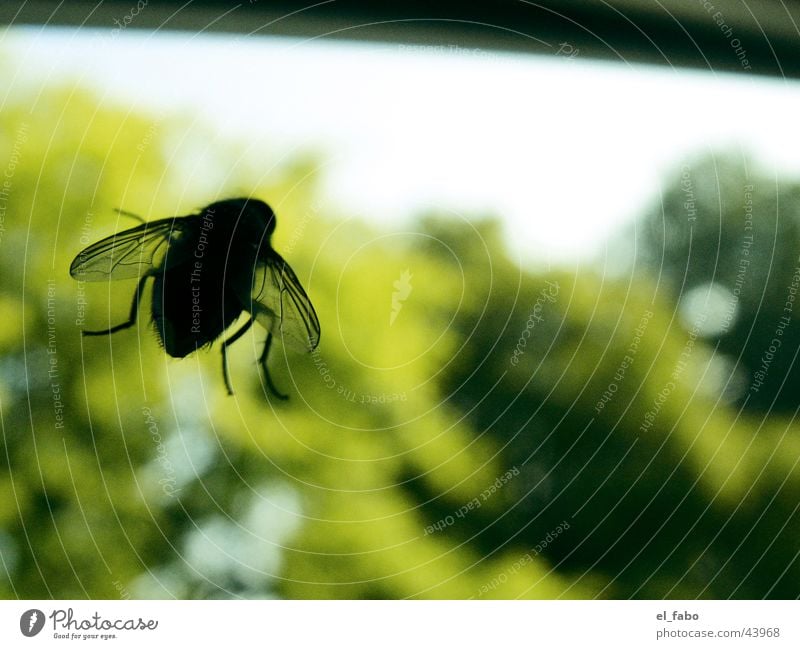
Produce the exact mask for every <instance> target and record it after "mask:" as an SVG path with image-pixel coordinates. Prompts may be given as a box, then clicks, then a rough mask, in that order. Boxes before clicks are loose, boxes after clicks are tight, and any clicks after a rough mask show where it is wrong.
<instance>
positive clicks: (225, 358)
mask: <svg viewBox="0 0 800 649" xmlns="http://www.w3.org/2000/svg"><path fill="white" fill-rule="evenodd" d="M253 322H255V321H254V320H253V318H250V319H249V320H248V321H247V322H245V323H244V324H243V325H242V328H241V329H239V330H238V331H237V332H236V333H235V334H233V335H232V336H231V337H230V338H228V339H227V340H223V341H222V378H223V379H225V387H226V388H227V389H228V394H230V395H233V388H232V387H231V379H230V377H229V376H228V345H232V344H233V343H235V342H236V341H237V340H239V338H241V337H242V336H244V334H245V333H246V332H247V330H248V329H249V328H250V327H252V326H253Z"/></svg>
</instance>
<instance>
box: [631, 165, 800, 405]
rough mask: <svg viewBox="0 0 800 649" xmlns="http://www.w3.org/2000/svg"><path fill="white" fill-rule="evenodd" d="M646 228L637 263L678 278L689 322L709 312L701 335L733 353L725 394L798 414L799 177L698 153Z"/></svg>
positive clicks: (673, 280) (675, 284)
mask: <svg viewBox="0 0 800 649" xmlns="http://www.w3.org/2000/svg"><path fill="white" fill-rule="evenodd" d="M637 230H638V236H637V237H636V243H637V244H638V245H637V247H636V248H637V249H638V250H639V251H640V255H639V259H638V261H639V262H640V263H642V264H643V265H644V266H645V267H647V268H649V269H650V272H651V273H652V275H653V276H654V277H656V276H657V277H659V278H661V279H663V280H665V281H666V282H667V283H668V284H669V286H670V287H671V289H672V300H674V301H675V302H678V303H679V304H680V306H681V310H682V312H683V313H684V315H685V316H687V318H688V319H691V318H692V317H694V315H696V314H698V313H701V312H702V313H704V314H705V316H706V321H705V323H704V326H703V327H702V332H701V333H702V334H703V336H704V338H705V339H706V340H707V341H708V342H709V343H711V344H714V345H717V349H718V351H719V352H720V353H721V354H724V355H726V356H727V358H728V362H729V364H730V365H731V371H730V380H729V381H728V383H727V385H726V386H725V390H724V393H723V398H724V399H726V400H734V401H736V402H737V403H738V404H740V405H742V406H743V407H745V408H748V409H755V410H759V411H764V412H769V411H774V410H776V409H777V410H780V411H783V412H793V411H794V410H795V409H796V408H797V406H798V405H800V364H797V363H796V362H795V360H796V355H797V350H798V348H800V309H798V308H796V306H795V304H794V302H795V300H796V298H797V291H798V289H799V288H800V183H798V182H796V181H790V180H788V179H779V178H777V177H776V176H775V175H770V174H767V173H766V172H765V171H763V170H761V169H760V168H759V167H758V165H757V164H755V163H754V162H753V161H751V160H748V159H746V158H737V157H735V156H734V155H733V154H727V155H726V154H722V155H709V156H707V157H704V158H698V159H694V160H689V161H687V163H686V164H684V165H683V166H682V168H681V169H680V171H679V172H677V173H676V174H675V175H674V177H673V179H672V180H671V181H670V182H669V184H668V185H667V188H666V189H665V191H664V193H663V196H662V199H661V202H660V204H659V205H657V206H654V207H653V208H652V209H650V210H649V212H648V213H647V214H646V215H645V217H644V219H643V220H642V222H641V225H640V226H639V227H638V228H637ZM628 245H630V244H628ZM693 314H694V315H693Z"/></svg>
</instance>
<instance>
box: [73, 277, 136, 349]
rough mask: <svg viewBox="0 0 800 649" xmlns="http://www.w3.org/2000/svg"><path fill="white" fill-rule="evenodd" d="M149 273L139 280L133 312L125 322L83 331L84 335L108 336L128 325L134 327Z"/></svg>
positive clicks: (134, 297)
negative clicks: (101, 328) (100, 328)
mask: <svg viewBox="0 0 800 649" xmlns="http://www.w3.org/2000/svg"><path fill="white" fill-rule="evenodd" d="M149 277H150V276H149V275H145V276H144V277H142V278H141V279H140V280H139V283H138V284H137V285H136V293H135V294H134V296H133V304H131V313H130V315H129V316H128V320H127V322H123V323H122V324H118V325H116V326H114V327H110V328H109V329H103V330H102V331H82V332H81V333H82V334H83V335H84V336H107V335H109V334H113V333H115V332H117V331H122V330H123V329H127V328H128V327H132V326H133V325H135V324H136V314H137V313H138V311H139V302H141V301H142V291H143V290H144V283H145V282H146V281H147V279H148V278H149Z"/></svg>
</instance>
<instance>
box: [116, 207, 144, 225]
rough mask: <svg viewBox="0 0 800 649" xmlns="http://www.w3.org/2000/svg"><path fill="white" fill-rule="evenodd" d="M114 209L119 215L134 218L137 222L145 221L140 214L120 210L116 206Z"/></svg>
mask: <svg viewBox="0 0 800 649" xmlns="http://www.w3.org/2000/svg"><path fill="white" fill-rule="evenodd" d="M114 211H115V212H116V213H117V214H119V215H120V216H128V217H130V218H132V219H136V220H137V221H139V223H144V222H145V220H144V219H143V218H142V217H141V216H139V215H138V214H134V213H133V212H128V211H127V210H121V209H119V208H118V207H115V208H114Z"/></svg>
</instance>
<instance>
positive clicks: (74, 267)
mask: <svg viewBox="0 0 800 649" xmlns="http://www.w3.org/2000/svg"><path fill="white" fill-rule="evenodd" d="M194 219H196V217H192V216H187V217H174V218H169V219H161V220H158V221H150V222H148V223H143V224H142V225H139V226H137V227H135V228H131V229H130V230H125V231H124V232H118V233H117V234H112V235H111V236H110V237H106V238H105V239H102V240H100V241H98V242H97V243H93V244H92V245H91V246H89V247H88V248H85V249H84V250H82V251H81V252H80V253H79V254H78V256H77V257H75V259H73V260H72V264H71V265H70V267H69V274H70V275H72V276H73V277H74V278H75V279H80V280H86V281H89V282H98V281H102V280H109V279H126V278H130V277H141V275H142V274H143V273H147V271H149V270H152V269H155V268H162V267H165V266H166V265H167V264H169V265H174V264H176V263H178V262H180V261H183V260H184V259H185V258H186V257H187V256H188V255H190V254H191V250H190V249H187V248H186V246H176V245H174V244H176V243H179V242H180V241H182V240H185V238H186V236H187V230H189V229H191V226H193V225H194ZM167 258H168V259H167Z"/></svg>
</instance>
